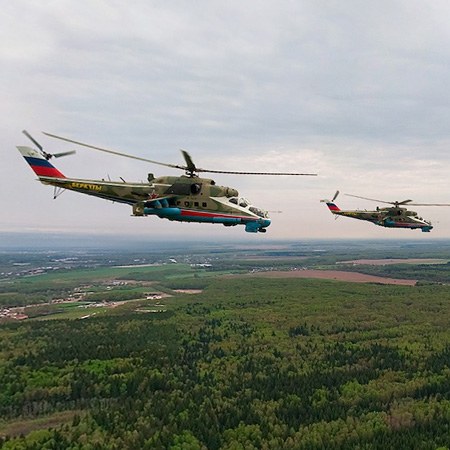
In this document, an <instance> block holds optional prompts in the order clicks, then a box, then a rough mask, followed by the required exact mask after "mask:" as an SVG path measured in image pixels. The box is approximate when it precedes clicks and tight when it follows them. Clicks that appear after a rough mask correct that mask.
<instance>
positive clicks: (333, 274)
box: [249, 269, 417, 286]
mask: <svg viewBox="0 0 450 450" xmlns="http://www.w3.org/2000/svg"><path fill="white" fill-rule="evenodd" d="M249 276H252V277H264V278H319V279H322V280H337V281H348V282H351V283H377V284H395V285H399V286H414V285H415V284H416V282H417V280H402V279H396V278H387V277H378V276H375V275H366V274H363V273H358V272H344V271H341V270H314V269H309V270H308V269H306V270H292V271H273V272H258V273H253V274H250V275H249Z"/></svg>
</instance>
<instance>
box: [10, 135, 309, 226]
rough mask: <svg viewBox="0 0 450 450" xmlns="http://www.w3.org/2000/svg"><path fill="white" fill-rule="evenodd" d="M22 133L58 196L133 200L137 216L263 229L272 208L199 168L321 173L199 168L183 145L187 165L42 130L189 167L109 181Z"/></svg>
mask: <svg viewBox="0 0 450 450" xmlns="http://www.w3.org/2000/svg"><path fill="white" fill-rule="evenodd" d="M23 133H24V134H25V135H26V136H27V137H28V138H29V139H30V140H31V141H32V142H33V144H34V145H35V146H36V147H37V149H34V148H31V147H27V146H18V147H17V149H18V150H19V152H20V153H21V154H22V156H23V157H24V158H25V160H26V161H27V163H28V164H29V165H30V166H31V168H32V169H33V171H34V172H35V174H36V175H37V176H38V179H39V181H40V182H41V183H43V184H48V185H52V186H54V187H55V191H54V198H56V197H57V196H58V195H59V194H60V193H61V192H62V191H63V190H65V189H69V190H71V191H75V192H80V193H82V194H87V195H93V196H95V197H100V198H103V199H105V200H111V201H113V202H119V203H126V204H129V205H131V207H132V215H134V216H141V217H142V216H157V217H160V218H162V219H168V220H173V221H178V222H202V223H221V224H223V225H225V226H227V227H230V226H235V225H240V224H241V225H244V226H245V231H247V232H249V233H258V232H260V233H265V232H266V231H267V230H266V228H267V227H268V226H269V225H270V223H271V220H270V219H269V214H268V212H267V211H265V210H263V209H260V208H258V207H256V206H254V205H253V204H251V203H250V202H249V201H248V200H246V199H245V198H244V197H241V196H239V192H238V191H237V190H236V189H234V188H231V187H226V186H218V185H216V183H215V181H214V180H212V179H209V178H203V177H200V176H199V174H200V173H204V172H208V173H223V174H238V175H273V176H275V175H296V176H302V175H307V176H315V175H317V174H313V173H284V172H238V171H224V170H209V169H201V168H199V167H197V166H196V165H195V164H194V162H193V160H192V158H191V156H190V155H189V153H188V152H186V151H185V150H181V153H182V155H183V158H184V161H185V165H178V164H167V163H162V162H158V161H153V160H151V159H147V158H141V157H138V156H132V155H129V154H126V153H121V152H117V151H114V150H110V149H106V148H102V147H96V146H93V145H90V144H85V143H83V142H79V141H75V140H72V139H68V138H65V137H62V136H57V135H54V134H50V133H45V132H44V134H45V135H47V136H49V137H52V138H55V139H60V140H62V141H66V142H70V143H72V144H77V145H80V146H83V147H87V148H90V149H93V150H98V151H101V152H106V153H111V154H113V155H118V156H124V157H126V158H132V159H137V160H139V161H144V162H147V163H152V164H157V165H160V166H165V167H171V168H175V169H181V170H184V171H185V175H181V176H161V177H157V178H155V176H154V175H153V174H152V173H149V174H148V177H147V182H132V183H129V182H125V180H123V179H122V181H121V182H119V181H110V180H108V181H105V180H104V179H102V180H85V179H79V178H68V177H66V176H65V175H63V174H62V173H61V172H60V171H59V170H58V169H57V168H56V167H54V166H53V165H52V164H51V163H50V159H52V158H53V157H54V158H58V157H62V156H67V155H70V154H73V153H75V152H74V151H73V150H72V151H68V152H62V153H56V154H50V153H47V152H46V151H45V150H44V149H43V147H42V146H41V145H40V144H39V143H38V142H37V141H36V140H35V139H34V138H33V137H32V136H31V135H30V134H29V133H28V132H27V131H26V130H23Z"/></svg>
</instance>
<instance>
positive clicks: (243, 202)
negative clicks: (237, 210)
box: [239, 197, 249, 208]
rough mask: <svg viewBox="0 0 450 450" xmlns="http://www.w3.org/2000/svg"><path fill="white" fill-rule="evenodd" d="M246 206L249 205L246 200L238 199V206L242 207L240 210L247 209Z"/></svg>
mask: <svg viewBox="0 0 450 450" xmlns="http://www.w3.org/2000/svg"><path fill="white" fill-rule="evenodd" d="M248 205H249V202H248V200H247V199H245V198H243V197H242V198H240V199H239V206H242V208H247V206H248Z"/></svg>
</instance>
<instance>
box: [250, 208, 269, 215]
mask: <svg viewBox="0 0 450 450" xmlns="http://www.w3.org/2000/svg"><path fill="white" fill-rule="evenodd" d="M248 209H249V211H251V212H252V213H253V214H256V215H257V216H259V217H268V214H267V212H266V211H263V210H262V209H259V208H256V207H255V206H250V208H248Z"/></svg>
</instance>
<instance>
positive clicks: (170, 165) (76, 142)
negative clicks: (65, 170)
mask: <svg viewBox="0 0 450 450" xmlns="http://www.w3.org/2000/svg"><path fill="white" fill-rule="evenodd" d="M43 133H44V134H45V135H46V136H49V137H52V138H55V139H60V140H61V141H66V142H71V143H72V144H77V145H81V146H83V147H87V148H91V149H92V150H98V151H100V152H105V153H111V154H112V155H117V156H124V157H125V158H131V159H137V160H139V161H145V162H149V163H152V164H158V165H159V166H166V167H172V168H174V169H182V170H187V167H185V166H179V165H176V164H167V163H162V162H159V161H153V160H152V159H147V158H141V157H139V156H133V155H128V154H127V153H121V152H116V151H115V150H109V149H107V148H102V147H96V146H95V145H90V144H85V143H84V142H79V141H75V140H73V139H69V138H65V137H62V136H57V135H56V134H51V133H46V132H45V131H43Z"/></svg>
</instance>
